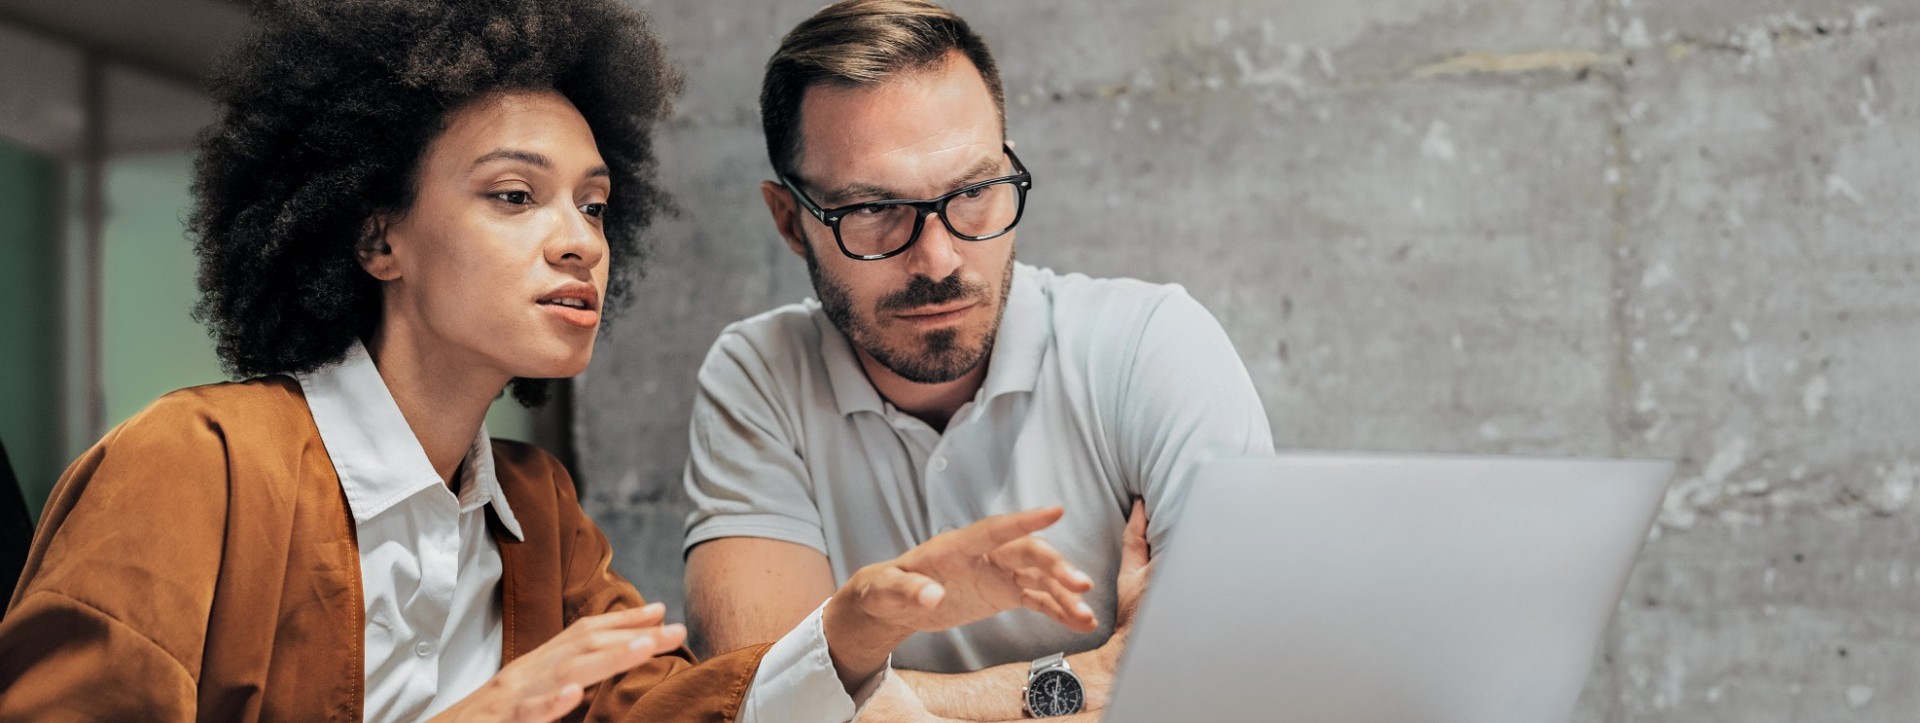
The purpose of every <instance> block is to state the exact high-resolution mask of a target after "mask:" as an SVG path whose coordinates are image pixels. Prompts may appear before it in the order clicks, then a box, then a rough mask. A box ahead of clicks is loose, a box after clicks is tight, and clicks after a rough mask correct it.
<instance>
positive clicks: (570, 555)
mask: <svg viewBox="0 0 1920 723" xmlns="http://www.w3.org/2000/svg"><path fill="white" fill-rule="evenodd" d="M551 464H552V465H553V468H554V469H555V476H556V477H557V478H558V479H556V480H555V487H556V488H557V489H558V490H559V494H560V497H561V499H560V516H561V518H562V520H563V521H564V522H563V524H562V527H561V534H563V535H565V536H566V541H565V542H564V543H563V547H564V549H565V551H566V554H565V555H564V560H565V564H566V576H565V580H564V588H563V590H562V595H563V596H564V598H565V605H566V609H567V611H568V614H567V620H568V622H569V623H571V622H572V621H574V620H578V619H580V618H582V617H586V616H589V615H598V614H600V613H606V612H612V611H615V610H622V609H626V608H630V607H637V606H640V605H645V604H646V601H645V600H643V599H642V598H641V597H640V593H639V591H637V590H635V589H634V587H633V585H632V584H631V583H628V582H627V581H626V579H624V578H622V577H620V574H619V573H617V572H614V571H613V569H612V568H611V567H610V563H611V562H612V559H613V548H612V546H611V545H610V544H608V542H607V538H606V535H603V534H601V532H600V528H599V527H597V526H595V525H594V524H593V520H591V519H589V518H588V517H587V515H586V512H585V511H583V510H581V509H580V502H579V500H578V499H577V498H576V497H574V493H573V482H572V480H571V479H570V478H569V477H568V476H567V473H566V471H565V470H564V469H562V468H561V467H560V465H559V463H558V462H557V461H554V462H552V463H551ZM768 647H770V646H768V645H755V646H752V647H747V648H742V649H740V650H736V651H733V652H731V653H727V654H725V655H720V656H717V657H714V658H713V659H711V660H707V661H705V662H698V661H696V660H695V659H694V656H693V653H692V651H689V650H687V649H686V648H684V647H683V648H681V649H679V650H676V651H674V652H672V653H670V654H666V655H661V656H659V657H656V658H654V659H652V660H649V661H647V662H646V663H643V664H641V665H640V666H639V667H637V668H634V669H633V670H630V671H627V672H626V673H625V674H623V675H620V676H617V677H614V678H610V679H608V680H607V681H606V682H603V683H601V684H599V685H597V686H594V687H592V688H589V689H588V690H587V691H586V700H587V706H586V709H585V714H586V715H585V719H586V720H590V721H658V722H661V723H665V722H669V721H687V722H689V723H691V722H692V721H733V720H735V719H736V718H737V717H738V716H739V714H740V706H741V702H742V701H743V700H744V699H745V698H746V695H747V689H748V688H750V687H752V685H753V679H754V675H755V673H756V672H757V671H758V670H759V667H760V658H761V657H762V656H764V655H766V652H767V648H768ZM696 663H698V664H696Z"/></svg>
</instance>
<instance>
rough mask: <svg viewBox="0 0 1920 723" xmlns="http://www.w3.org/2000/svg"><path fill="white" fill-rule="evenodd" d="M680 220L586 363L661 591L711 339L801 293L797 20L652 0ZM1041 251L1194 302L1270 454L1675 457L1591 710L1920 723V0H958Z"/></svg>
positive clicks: (1617, 714)
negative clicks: (785, 235) (1227, 352)
mask: <svg viewBox="0 0 1920 723" xmlns="http://www.w3.org/2000/svg"><path fill="white" fill-rule="evenodd" d="M640 4H641V5H642V6H643V7H646V8H648V9H649V11H650V12H652V13H654V19H655V22H656V23H657V25H658V27H659V28H660V30H662V31H663V32H664V33H665V34H666V35H667V36H668V38H669V40H670V42H671V43H672V45H673V50H674V54H675V56H676V58H677V59H678V60H679V61H680V62H681V63H683V64H684V65H685V67H686V69H687V78H688V89H687V93H686V96H685V98H684V99H683V100H682V101H681V103H680V111H679V116H678V119H677V120H676V121H675V122H674V124H673V128H672V130H671V132H670V133H668V134H667V135H666V138H665V143H664V146H665V147H664V149H663V150H664V153H665V156H666V159H667V162H666V168H665V172H666V177H667V179H668V184H669V185H670V186H671V187H672V188H674V189H676V190H677V192H678V194H679V197H680V199H681V203H682V205H683V206H684V209H685V214H684V216H683V217H682V218H681V219H680V220H678V221H676V222H674V223H671V224H669V225H667V226H666V227H665V228H664V229H662V241H661V246H660V252H659V256H658V260H657V262H656V263H655V264H654V266H653V272H652V277H651V279H650V280H649V281H648V282H647V283H646V284H645V286H644V288H643V289H642V290H641V292H640V293H639V300H638V303H637V307H636V308H635V310H634V311H633V312H632V313H631V314H630V316H629V317H628V318H626V319H625V320H624V322H623V323H621V324H620V325H619V326H618V327H617V328H616V330H615V332H614V333H613V334H612V335H611V337H610V338H609V339H608V340H607V341H606V342H605V343H603V345H602V347H601V349H600V354H599V355H598V358H597V359H596V360H595V362H594V366H593V368H592V369H591V370H590V371H589V373H588V374H587V375H586V376H585V377H583V378H582V380H581V381H580V382H579V385H580V386H579V391H580V396H579V402H580V404H579V408H578V412H577V415H576V420H575V421H576V427H577V432H578V441H579V444H580V450H579V451H580V465H581V472H582V473H583V474H584V475H585V477H586V479H587V480H588V483H589V493H590V494H589V497H588V500H587V502H588V506H589V510H590V511H591V512H592V514H593V515H594V516H595V517H596V518H597V519H598V520H599V521H600V523H601V524H602V525H603V526H605V528H606V529H607V530H608V533H609V534H610V535H611V536H612V537H613V538H614V540H615V543H616V546H617V548H618V555H619V559H620V561H621V564H620V567H621V569H622V570H623V571H624V572H626V573H627V574H628V575H630V576H631V577H633V578H634V579H635V580H637V581H638V582H639V583H640V585H641V588H642V589H643V590H644V591H646V592H647V593H648V594H650V595H652V596H654V597H658V598H661V599H665V600H667V601H669V603H670V604H673V605H674V606H675V607H676V609H677V607H678V605H679V602H680V585H681V582H680V576H681V563H680V555H679V539H680V535H681V533H682V528H681V520H682V514H683V511H684V509H685V500H684V496H683V494H682V493H681V491H680V487H679V474H680V469H681V465H682V464H683V462H684V459H685V454H686V450H685V445H686V439H685V433H686V414H687V412H688V409H689V406H690V404H691V397H692V388H691V383H692V380H693V374H694V370H695V368H696V366H697V365H698V363H699V361H700V358H701V356H702V355H703V353H704V352H705V350H706V348H707V345H708V344H709V343H710V342H711V341H712V339H713V337H714V336H715V334H716V333H717V332H718V331H719V329H720V327H721V326H722V325H724V324H726V323H727V322H729V321H732V320H734V319H738V318H741V317H744V316H747V315H750V314H753V313H756V312H759V311H761V310H764V309H767V308H770V307H772V306H775V305H777V304H781V303H785V302H789V301H792V300H795V299H798V298H800V297H802V296H804V295H806V294H808V293H809V292H810V289H809V288H808V286H807V283H806V276H805V273H804V268H803V266H802V265H801V263H800V262H799V261H798V260H797V259H794V258H793V257H791V256H790V255H788V253H787V252H786V251H785V249H784V248H783V247H782V246H780V245H779V244H778V243H777V241H776V237H775V236H774V234H773V233H772V230H771V228H770V226H769V224H768V222H767V220H766V213H765V211H764V210H763V207H762V206H761V202H760V199H759V196H758V192H757V190H756V189H755V182H757V181H758V180H759V179H761V178H763V177H766V176H767V174H768V171H767V170H766V161H765V159H764V154H763V150H762V149H763V146H762V143H761V138H760V133H759V130H758V122H757V115H756V106H755V102H756V97H757V91H758V83H759V74H760V70H761V67H762V65H763V63H764V62H765V59H766V56H767V55H768V54H769V53H770V52H771V50H772V48H773V46H774V44H775V43H776V42H777V39H778V36H779V35H780V34H781V33H783V32H784V31H785V30H786V29H788V28H790V27H791V26H792V25H793V24H794V23H796V22H798V21H799V20H801V19H802V18H803V17H805V16H806V15H807V14H809V13H810V12H811V11H812V10H813V9H815V8H816V7H817V4H816V3H815V2H811V1H800V2H785V3H775V2H770V1H767V0H710V1H708V2H702V3H649V2H642V3H640ZM953 6H954V7H955V8H956V9H957V10H959V11H960V12H962V13H963V14H965V15H966V16H968V17H969V18H970V19H971V20H972V21H973V22H974V24H975V25H976V27H977V28H978V29H979V30H981V31H982V32H983V33H984V34H985V35H986V36H987V38H988V40H989V42H990V43H992V45H993V47H994V49H995V51H996V53H997V54H998V57H999V60H1000V62H1001V64H1002V66H1003V72H1004V74H1005V77H1006V85H1007V89H1008V98H1009V107H1008V115H1009V123H1010V126H1011V129H1010V133H1011V136H1012V137H1013V138H1014V139H1015V140H1016V141H1017V142H1018V143H1019V144H1020V149H1021V155H1022V157H1023V158H1024V159H1026V160H1027V161H1028V163H1029V165H1030V166H1031V167H1032V169H1033V171H1034V173H1035V175H1036V176H1037V178H1038V184H1037V190H1036V192H1035V197H1034V202H1033V204H1032V207H1031V209H1030V211H1029V215H1028V218H1027V220H1026V221H1024V222H1023V223H1022V226H1021V234H1020V238H1021V249H1020V250H1021V255H1022V258H1023V259H1025V260H1027V261H1030V262H1033V263H1037V264H1041V265H1046V266H1051V267H1054V268H1056V269H1061V270H1072V271H1083V272H1086V273H1089V274H1094V275H1106V276H1134V277H1140V278H1145V279H1150V280H1156V281H1177V282H1181V283H1184V284H1186V285H1187V287H1188V288H1189V290H1191V291H1192V292H1193V293H1194V294H1195V295H1196V296H1197V297H1198V298H1199V299H1200V300H1201V301H1202V302H1203V303H1205V304H1206V305H1207V306H1208V307H1209V308H1211V309H1212V310H1213V311H1214V313H1215V314H1216V315H1218V316H1219V317H1220V319H1221V321H1222V322H1224V324H1225V325H1226V328H1227V330H1228V331H1229V333H1231V334H1232V336H1233V338H1234V340H1235V342H1236V343H1237V344H1238V345H1239V349H1240V353H1241V356H1242V357H1243V358H1244V359H1245V361H1246V364H1247V366H1248V367H1249V368H1250V369H1251V370H1252V372H1253V376H1254V380H1255V383H1256V384H1257V385H1258V387H1259V388H1260V390H1261V393H1262V395H1263V397H1264V401H1265V402H1266V405H1267V409H1268V411H1269V412H1270V413H1271V414H1272V416H1273V426H1274V429H1275V432H1276V435H1277V437H1278V440H1277V441H1278V443H1279V444H1280V446H1282V447H1295V448H1299V447H1312V448H1355V449H1371V450H1433V451H1472V452H1543V453H1566V454H1613V455H1658V456H1670V457H1675V458H1678V459H1680V460H1682V467H1681V476H1680V479H1679V480H1678V482H1677V486H1676V489H1675V490H1674V492H1673V494H1672V495H1671V496H1670V498H1669V499H1668V500H1667V504H1666V507H1665V509H1664V510H1663V511H1662V514H1661V517H1660V525H1659V528H1658V530H1657V531H1656V534H1655V536H1654V538H1653V539H1652V540H1651V541H1650V542H1649V543H1648V546H1647V548H1646V551H1645V554H1644V555H1643V557H1642V558H1641V561H1640V565H1639V568H1638V571H1637V572H1636V574H1635V576H1634V579H1633V583H1632V587H1631V589H1630V590H1629V592H1628V594H1627V596H1626V599H1625V600H1624V601H1623V602H1622V605H1621V607H1620V610H1619V613H1618V615H1617V616H1616V620H1615V623H1614V626H1613V628H1612V630H1611V632H1610V633H1609V637H1608V640H1607V644H1606V650H1605V655H1604V656H1603V657H1602V658H1601V659H1600V660H1599V661H1597V662H1596V667H1595V669H1594V676H1593V678H1592V681H1591V683H1590V684H1589V686H1588V689H1587V693H1586V695H1585V697H1584V698H1583V700H1582V703H1581V709H1580V714H1579V716H1578V719H1579V720H1581V721H1651V720H1669V721H1756V720H1796V721H1799V720H1807V721H1819V720H1832V721H1853V720H1885V721H1893V720H1903V721H1910V720H1913V719H1914V718H1915V717H1916V715H1920V685H1915V679H1916V677H1920V508H1916V506H1914V505H1913V504H1912V499H1913V496H1914V491H1915V490H1914V486H1915V483H1916V481H1917V478H1920V430H1916V428H1915V425H1913V424H1912V423H1911V422H1910V421H1909V420H1910V419H1911V417H1912V415H1913V414H1914V413H1916V412H1920V381H1917V380H1920V284H1916V283H1915V281H1916V279H1917V278H1920V276H1917V275H1916V269H1915V266H1916V264H1920V242H1916V241H1915V240H1913V239H1911V238H1910V237H1909V232H1908V231H1906V230H1903V229H1910V228H1912V226H1911V224H1915V223H1916V222H1920V211H1916V208H1917V204H1916V202H1915V201H1916V199H1920V189H1916V188H1915V185H1914V184H1913V183H1910V182H1908V178H1907V176H1908V175H1909V174H1910V173H1911V169H1912V168H1913V167H1915V166H1916V165H1917V164H1920V126H1916V121H1920V105H1916V104H1917V103H1920V72H1916V71H1915V70H1914V68H1916V67H1920V42H1916V40H1920V38H1917V37H1916V35H1917V34H1920V33H1917V31H1916V28H1917V27H1920V26H1917V25H1916V20H1920V0H1895V1H1894V2H1891V3H1886V4H1882V5H1879V6H1866V5H1855V4H1849V3H1840V2H1832V1H1829V0H1804V1H1801V2H1792V1H1790V0H1687V1H1684V2H1666V3H1656V2H1650V1H1649V0H1357V1H1343V0H1321V1H1319V2H1311V3H1306V2H1280V1H1278V0H1270V1H1268V2H1222V1H1218V0H1205V1H1188V2H1177V1H1175V0H1071V1H1066V2H1052V3H1044V4H1042V3H1024V2H1023V3H1007V2H1000V3H989V2H984V1H982V0H973V1H968V2H955V3H953Z"/></svg>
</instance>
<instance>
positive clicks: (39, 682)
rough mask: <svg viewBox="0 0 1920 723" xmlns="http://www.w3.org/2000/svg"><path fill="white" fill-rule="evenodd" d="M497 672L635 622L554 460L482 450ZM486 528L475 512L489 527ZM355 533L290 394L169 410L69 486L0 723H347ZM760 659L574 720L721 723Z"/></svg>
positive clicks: (85, 459) (181, 395) (689, 661)
mask: <svg viewBox="0 0 1920 723" xmlns="http://www.w3.org/2000/svg"><path fill="white" fill-rule="evenodd" d="M493 445H494V446H493V454H494V463H495V474H496V476H497V477H498V478H499V480H500V486H501V489H502V490H504V492H505V494H506V495H507V500H508V502H509V504H511V505H512V508H513V511H514V515H515V516H516V517H518V518H519V521H520V525H521V530H522V532H523V533H524V534H525V536H526V539H525V541H524V542H523V541H519V540H515V539H514V537H513V535H511V534H506V533H505V532H504V531H503V530H502V529H501V528H500V526H499V520H498V519H493V518H491V513H489V515H490V522H491V525H490V527H491V528H492V530H493V532H494V539H495V540H496V541H498V543H499V546H500V563H501V567H502V572H501V583H500V589H501V602H502V606H501V607H502V611H503V613H504V615H503V617H504V626H505V629H504V631H503V636H502V637H503V641H502V647H503V648H504V651H503V652H504V658H503V659H504V660H508V661H510V660H513V659H514V658H516V657H518V656H520V655H521V654H523V653H526V652H528V651H530V650H532V649H533V648H535V647H537V646H539V645H540V644H541V643H543V642H545V641H547V640H548V639H550V638H552V637H553V636H554V635H556V634H558V633H559V632H560V630H561V629H562V628H564V627H566V626H567V625H569V624H571V623H572V622H573V621H574V620H576V619H578V618H580V617H582V616H586V615H593V614H596V613H603V612H608V611H612V610H618V609H621V608H627V607H632V606H636V605H640V604H642V602H641V599H640V594H639V593H638V592H636V591H635V590H634V589H633V586H632V585H630V584H628V583H627V581H626V580H624V579H621V577H620V576H619V575H618V574H616V573H614V572H613V571H612V570H610V569H608V567H607V563H608V560H609V559H610V557H611V549H610V548H609V547H608V544H607V538H606V537H605V536H603V535H601V534H600V530H599V529H598V528H596V527H594V525H593V521H592V520H590V519H588V518H587V516H586V514H585V513H584V512H582V511H581V509H580V503H579V501H578V500H576V499H575V497H574V491H573V483H572V481H571V479H570V478H569V477H568V475H567V472H566V470H565V469H563V468H562V467H561V466H560V464H559V462H557V461H555V460H554V459H553V458H552V457H551V456H549V455H547V454H546V453H544V452H541V451H540V450H538V449H536V448H533V447H530V446H528V445H524V444H519V443H515V442H502V441H496V442H494V443H493ZM489 509H491V508H489ZM359 562H360V557H359V552H358V550H357V548H356V546H355V540H354V530H353V517H352V515H351V514H350V512H349V510H348V508H347V502H346V497H345V495H344V493H343V492H342V491H341V488H340V480H339V477H338V476H337V475H336V474H335V472H334V468H333V464H332V462H331V461H329V459H328V457H327V451H326V449H325V448H324V447H323V446H322V445H321V441H320V434H319V431H318V430H317V429H316V428H315V427H314V423H313V417H312V415H311V414H310V413H309V412H308V411H307V405H306V399H305V397H304V396H303V395H302V394H301V392H300V386H299V385H298V384H296V383H295V382H294V381H293V380H291V379H288V378H285V377H271V378H267V379H260V380H254V381H250V382H244V383H237V384H215V385H210V386H204V387H195V388H192V389H184V390H181V391H178V392H174V393H172V394H169V395H167V396H165V397H162V398H161V399H160V400H159V401H156V402H154V403H153V405H152V406H149V407H148V408H147V409H146V410H144V411H142V412H141V413H139V414H138V415H135V416H134V417H133V418H132V419H129V420H127V422H126V423H125V424H122V425H120V426H119V427H117V428H115V429H114V430H113V431H112V432H109V433H108V434H107V436H106V438H105V439H102V440H100V443H99V444H96V445H94V446H93V448H92V449H90V450H87V452H86V454H84V455H82V456H81V457H80V459H79V460H78V461H76V462H74V463H73V466H72V467H69V468H68V469H67V473H66V475H65V476H64V477H62V478H61V480H60V484H59V486H57V487H55V488H54V491H53V496H52V498H51V499H49V500H48V501H47V506H46V509H45V510H44V511H43V512H42V513H41V516H40V527H39V531H38V532H37V533H36V534H35V536H34V541H33V551H32V552H31V553H30V554H29V555H28V558H27V566H26V571H25V572H24V573H23V574H22V575H21V578H20V584H19V586H18V588H17V589H16V590H15V592H14V594H13V601H12V604H11V605H10V606H9V608H8V611H7V615H6V618H5V620H4V621H0V720H5V721H11V720H28V719H31V720H50V719H51V720H64V719H97V720H173V721H180V720H189V719H199V720H219V721H227V720H254V719H272V720H321V719H326V720H341V721H358V720H360V719H361V701H362V700H363V696H362V690H361V687H362V686H361V684H362V677H363V675H362V671H363V670H364V669H365V666H364V664H363V661H362V659H361V643H362V641H363V640H364V636H365V627H366V623H365V620H364V614H365V613H364V606H363V604H362V601H361V598H360V567H359ZM765 652H766V646H756V647H753V648H747V649H744V650H739V651H735V652H733V653H729V654H727V655H722V656H720V657H717V658H714V659H713V660H709V661H707V662H705V663H703V664H700V665H697V666H696V665H694V663H693V656H692V654H690V653H688V652H686V651H685V650H681V651H679V652H677V653H676V654H674V655H670V656H662V657H659V658H655V659H653V660H652V661H649V662H648V663H646V664H644V665H642V666H640V667H638V668H635V669H634V670H632V671H630V672H628V673H626V674H625V676H623V677H620V678H615V679H613V680H612V681H609V682H607V683H603V684H601V685H598V686H596V687H594V688H589V689H588V690H587V704H586V705H583V706H582V707H581V709H580V710H577V711H575V713H574V715H575V716H584V717H585V718H587V719H592V720H649V721H725V720H732V719H733V718H734V716H735V714H736V713H737V712H738V711H739V707H740V703H741V699H742V698H743V697H744V696H745V694H746V690H747V687H748V686H749V685H750V684H751V683H752V682H753V676H754V672H755V670H756V668H757V667H758V666H759V661H760V656H761V655H763V654H765Z"/></svg>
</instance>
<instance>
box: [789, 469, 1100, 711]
mask: <svg viewBox="0 0 1920 723" xmlns="http://www.w3.org/2000/svg"><path fill="white" fill-rule="evenodd" d="M1062 514H1065V510H1062V509H1061V508H1058V507H1051V508H1046V509H1039V510H1027V511H1025V512H1014V513H1010V514H1005V515H995V516H993V517H988V518H986V519H983V520H980V521H979V522H975V523H973V524H971V525H968V526H966V527H964V528H962V529H959V530H954V531H952V532H946V533H942V534H940V535H937V536H935V537H934V538H933V539H931V540H927V541H926V542H925V543H924V544H921V545H920V546H919V547H915V548H913V549H912V550H908V551H907V554H905V555H901V556H900V557H898V558H895V559H893V560H889V561H887V562H882V563H876V564H873V565H868V566H866V567H863V568H861V569H860V570H858V571H856V572H855V573H854V574H853V576H852V577H851V578H849V579H848V580H847V584H845V585H843V586H841V588H840V590H839V592H836V593H834V596H833V599H832V600H829V601H828V602H827V609H826V613H825V615H824V619H823V621H822V622H823V624H824V625H825V627H826V637H827V645H828V648H829V652H830V654H831V655H832V657H833V663H834V667H835V668H836V669H837V670H838V671H839V673H840V680H841V682H843V683H846V684H847V687H848V689H849V690H852V689H855V688H856V687H857V686H858V685H859V684H860V683H861V682H863V681H865V680H867V679H868V678H871V677H872V676H873V674H874V673H877V672H879V671H880V668H881V667H882V666H884V665H885V664H886V660H887V656H888V655H889V654H891V653H892V651H893V649H894V648H895V647H897V646H899V644H900V643H901V642H903V641H905V640H906V639H907V636H909V635H912V634H913V633H915V632H921V631H930V630H945V629H947V628H952V627H958V626H961V625H965V624H967V623H971V622H974V621H976V620H980V619H983V618H986V617H988V616H991V615H994V614H995V613H999V612H1001V611H1003V610H1010V609H1013V608H1016V607H1026V608H1029V609H1032V610H1035V611H1038V612H1040V613H1042V614H1044V615H1046V616H1048V617H1050V618H1053V619H1054V620H1055V621H1057V622H1059V623H1060V624H1061V625H1065V626H1067V627H1068V628H1070V629H1072V630H1076V631H1079V632H1089V631H1092V630H1094V629H1095V628H1096V627H1098V623H1097V621H1096V620H1095V619H1094V615H1093V609H1092V608H1090V607H1088V606H1087V604H1086V603H1085V602H1083V601H1082V600H1081V599H1080V595H1081V593H1085V592H1086V591H1088V590H1091V589H1093V580H1091V579H1089V578H1088V577H1087V575H1086V573H1083V572H1080V571H1079V570H1078V569H1075V568H1074V567H1073V565H1071V564H1069V563H1068V562H1067V560H1066V558H1064V557H1062V556H1061V555H1060V552H1059V551H1058V550H1055V549H1053V546H1052V545H1049V544H1047V542H1046V541H1045V540H1042V539H1040V538H1037V537H1032V534H1033V533H1034V532H1038V531H1040V530H1043V529H1046V528H1047V526H1049V525H1052V524H1053V523H1054V522H1056V521H1058V520H1059V519H1060V516H1061V515H1062Z"/></svg>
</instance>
